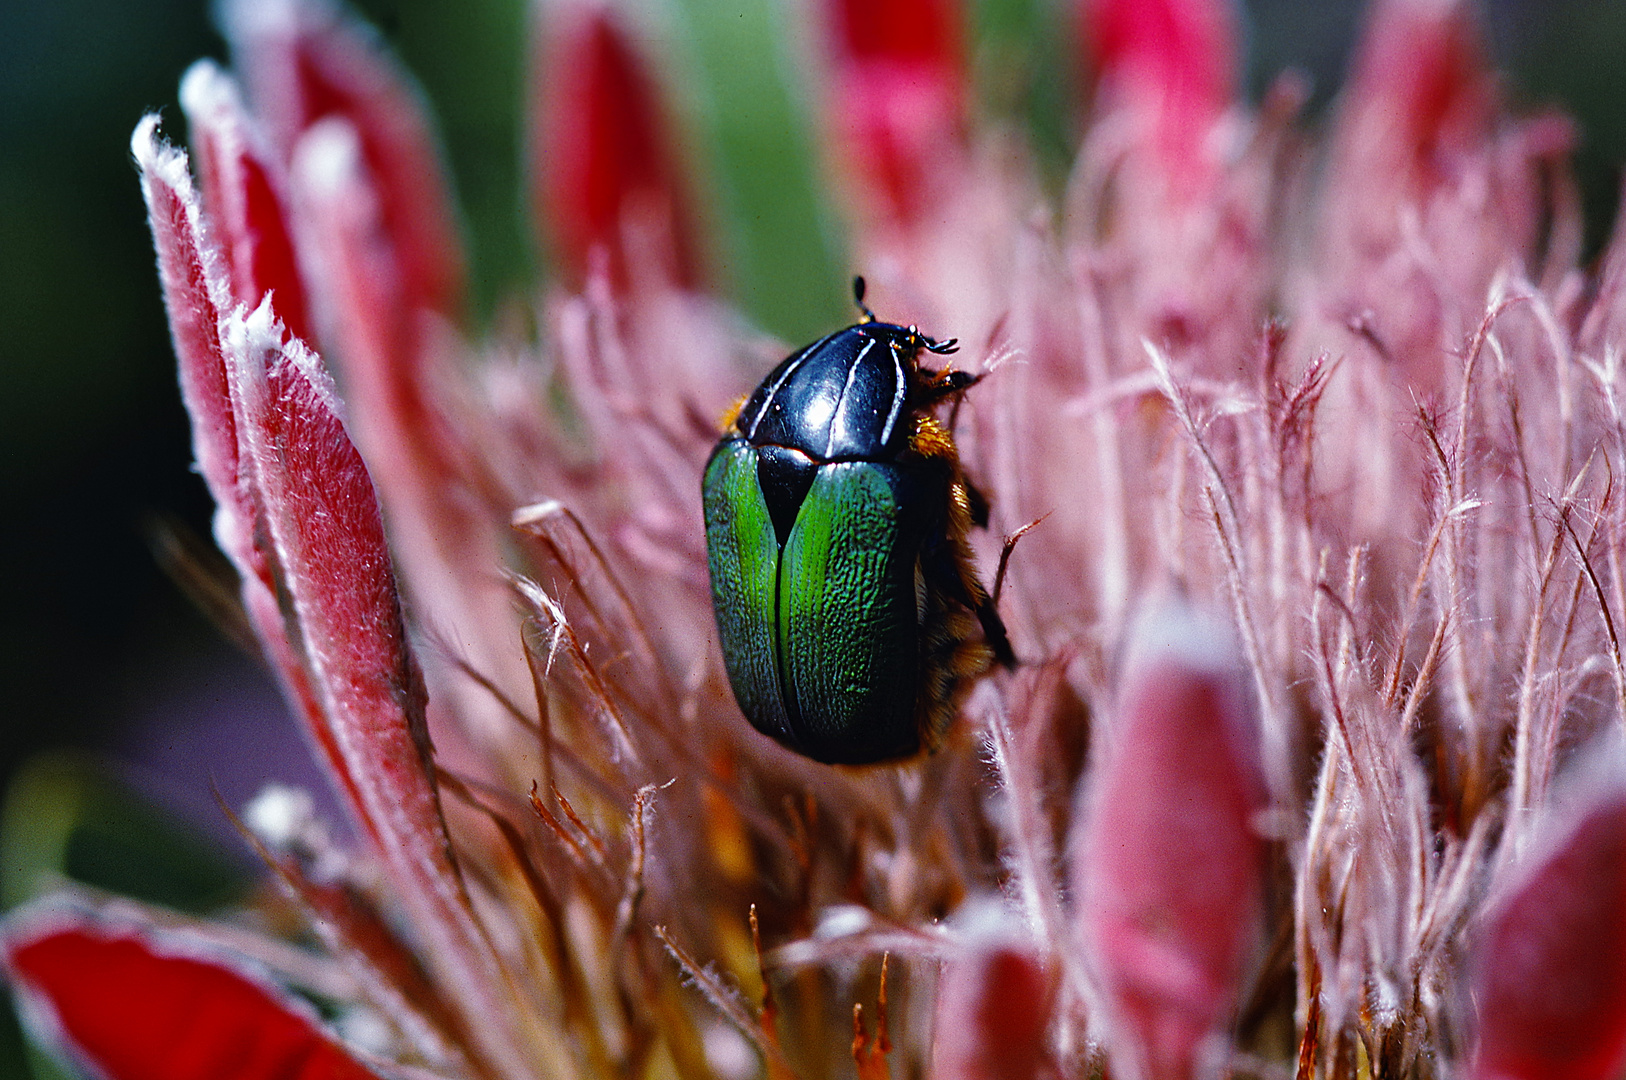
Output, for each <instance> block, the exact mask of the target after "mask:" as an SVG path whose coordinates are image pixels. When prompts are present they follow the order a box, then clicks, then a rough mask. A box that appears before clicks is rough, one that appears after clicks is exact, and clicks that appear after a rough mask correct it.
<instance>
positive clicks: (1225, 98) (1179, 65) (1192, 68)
mask: <svg viewBox="0 0 1626 1080" xmlns="http://www.w3.org/2000/svg"><path fill="white" fill-rule="evenodd" d="M1234 21H1235V15H1234V12H1233V10H1232V6H1231V4H1230V3H1227V2H1226V0H1081V2H1080V4H1079V25H1080V26H1081V27H1082V29H1083V33H1084V39H1085V40H1084V45H1085V50H1086V52H1087V54H1088V55H1089V56H1090V58H1091V61H1092V63H1093V66H1094V71H1095V82H1096V89H1097V95H1098V97H1099V99H1100V102H1101V104H1102V105H1103V106H1104V107H1105V108H1109V109H1112V108H1121V109H1126V110H1128V111H1130V112H1131V113H1133V114H1135V115H1134V122H1135V124H1136V125H1137V126H1138V127H1139V128H1140V129H1141V130H1143V131H1144V132H1145V140H1146V144H1147V145H1148V146H1149V148H1150V149H1151V151H1152V152H1153V153H1154V154H1155V155H1156V156H1157V158H1158V159H1159V162H1160V165H1161V167H1162V169H1163V170H1164V171H1165V174H1166V175H1168V176H1170V177H1171V178H1172V179H1173V180H1174V181H1175V183H1176V185H1177V187H1186V186H1190V185H1191V184H1192V183H1193V182H1194V180H1195V178H1196V177H1198V176H1201V175H1203V174H1206V172H1207V171H1208V170H1209V168H1210V167H1211V163H1210V162H1209V160H1208V155H1206V154H1205V153H1204V148H1205V146H1206V145H1207V144H1208V143H1209V141H1210V139H1209V135H1210V132H1211V131H1212V130H1213V127H1214V125H1215V123H1216V122H1217V121H1218V120H1219V119H1220V117H1221V116H1222V115H1224V113H1225V111H1226V110H1227V109H1229V108H1230V107H1231V104H1232V102H1233V101H1234V100H1235V98H1236V71H1237V57H1236V29H1235V26H1234Z"/></svg>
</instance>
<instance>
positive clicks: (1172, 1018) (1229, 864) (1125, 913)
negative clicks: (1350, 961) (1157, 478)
mask: <svg viewBox="0 0 1626 1080" xmlns="http://www.w3.org/2000/svg"><path fill="white" fill-rule="evenodd" d="M1233 649H1234V646H1232V645H1231V644H1230V642H1229V641H1228V639H1227V632H1226V631H1225V630H1223V629H1222V628H1221V627H1220V626H1219V625H1218V624H1215V623H1211V622H1208V621H1205V620H1202V619H1197V618H1195V617H1193V616H1192V615H1191V614H1190V613H1189V612H1184V611H1179V612H1171V613H1166V614H1164V615H1163V616H1161V617H1160V620H1159V621H1158V622H1157V623H1155V624H1149V625H1148V626H1145V627H1143V628H1142V629H1141V631H1140V632H1139V633H1138V634H1137V636H1136V638H1135V641H1134V642H1133V644H1132V645H1131V655H1130V657H1129V660H1128V662H1127V665H1126V668H1125V671H1124V673H1123V675H1122V677H1121V679H1120V687H1121V689H1120V692H1119V697H1118V701H1117V704H1116V708H1115V710H1114V714H1113V716H1112V717H1111V718H1110V720H1109V721H1108V723H1107V725H1106V727H1105V730H1104V731H1102V732H1101V736H1100V737H1101V740H1102V745H1101V747H1100V749H1099V750H1098V752H1097V757H1096V762H1095V764H1094V765H1093V766H1092V768H1091V770H1090V773H1089V774H1088V776H1087V777H1086V780H1085V784H1086V805H1085V807H1084V819H1083V821H1082V822H1081V823H1080V826H1079V833H1078V835H1077V837H1076V838H1075V840H1074V847H1073V878H1074V881H1075V883H1076V884H1075V887H1076V888H1077V890H1078V893H1079V903H1078V911H1079V918H1080V919H1081V920H1082V922H1083V930H1084V938H1085V946H1086V949H1087V950H1088V954H1089V958H1090V963H1091V966H1092V968H1093V970H1094V973H1095V977H1096V979H1097V980H1098V981H1099V983H1100V992H1101V994H1102V998H1103V1004H1104V1005H1105V1006H1106V1010H1107V1016H1106V1021H1107V1023H1108V1024H1109V1025H1110V1027H1109V1029H1108V1030H1109V1034H1108V1039H1107V1045H1108V1046H1109V1048H1110V1049H1111V1052H1112V1056H1113V1061H1114V1063H1115V1065H1116V1067H1117V1068H1119V1069H1121V1070H1122V1071H1123V1073H1124V1074H1125V1075H1127V1076H1138V1077H1143V1078H1148V1080H1181V1078H1185V1077H1189V1076H1192V1075H1194V1074H1195V1072H1196V1071H1197V1066H1198V1063H1199V1060H1200V1055H1201V1053H1202V1051H1203V1049H1204V1047H1203V1043H1204V1041H1205V1040H1206V1039H1209V1038H1211V1037H1213V1036H1214V1035H1216V1034H1217V1033H1218V1032H1219V1030H1220V1029H1221V1028H1222V1027H1223V1025H1224V1022H1225V1020H1226V1019H1227V1017H1228V1016H1229V1014H1230V1012H1231V1010H1232V1009H1233V1008H1235V1006H1236V1003H1237V1002H1236V999H1237V994H1238V990H1239V986H1238V981H1239V979H1240V976H1241V974H1242V971H1243V965H1244V963H1245V961H1246V960H1247V958H1248V955H1249V952H1250V949H1251V948H1252V947H1253V945H1254V943H1255V939H1256V937H1257V934H1258V928H1259V915H1260V908H1259V905H1260V900H1261V889H1262V876H1263V867H1264V854H1265V848H1264V842H1263V840H1262V839H1261V838H1260V836H1259V834H1258V833H1257V832H1256V831H1255V828H1256V826H1255V822H1254V818H1255V816H1256V815H1258V814H1259V812H1260V811H1262V810H1263V809H1264V788H1263V783H1262V778H1261V776H1260V772H1259V761H1258V737H1259V736H1258V730H1257V726H1258V717H1257V714H1256V713H1255V711H1254V708H1253V706H1252V704H1251V703H1250V701H1249V696H1248V686H1247V677H1246V674H1245V669H1244V668H1243V667H1242V663H1241V660H1240V658H1239V657H1238V656H1236V655H1235V653H1234V651H1233Z"/></svg>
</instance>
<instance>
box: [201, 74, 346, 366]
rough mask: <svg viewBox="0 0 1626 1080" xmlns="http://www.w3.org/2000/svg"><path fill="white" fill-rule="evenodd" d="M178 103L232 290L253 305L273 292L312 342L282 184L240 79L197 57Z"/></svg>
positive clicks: (291, 323) (288, 320) (285, 316)
mask: <svg viewBox="0 0 1626 1080" xmlns="http://www.w3.org/2000/svg"><path fill="white" fill-rule="evenodd" d="M181 105H182V107H183V108H185V110H186V118H187V121H188V122H189V124H190V126H191V136H192V144H193V146H194V147H195V148H196V151H197V156H198V171H199V173H200V175H201V177H202V181H203V189H204V192H205V194H206V196H207V199H208V203H209V211H210V217H211V219H212V220H213V223H214V224H215V225H216V226H218V227H219V228H218V232H217V234H216V235H217V237H218V238H219V239H220V241H221V243H222V244H223V245H224V247H225V249H226V259H227V262H228V264H229V265H230V268H231V282H232V292H233V294H234V295H235V296H236V298H237V300H238V301H240V302H241V303H244V304H247V305H248V306H249V307H254V306H256V305H258V304H259V302H260V301H261V300H262V299H263V298H264V297H265V294H266V293H267V292H271V293H274V294H275V297H276V309H277V318H279V319H280V320H281V321H282V324H283V326H285V327H287V329H288V332H289V333H290V334H293V335H294V336H295V337H297V338H299V339H301V340H303V341H307V342H309V341H314V340H315V338H314V337H312V335H311V327H310V320H309V317H308V316H307V314H306V307H305V287H304V284H303V283H302V282H301V281H300V277H299V264H298V260H297V258H296V256H295V254H294V244H293V240H292V238H291V237H290V236H289V228H288V220H287V217H286V215H285V213H284V210H283V203H282V200H281V199H280V198H279V196H278V191H279V183H278V182H277V181H274V180H273V179H272V176H271V174H270V172H269V171H268V167H267V164H266V162H267V160H268V159H267V158H266V156H265V155H264V154H263V153H262V152H261V151H260V149H259V147H257V146H256V141H257V132H256V131H255V129H254V126H253V124H252V122H251V121H250V120H249V119H248V116H247V115H246V114H245V113H244V111H243V105H242V101H241V100H240V99H239V97H238V94H237V85H236V83H234V82H233V81H232V79H231V77H230V76H228V75H227V74H226V73H225V72H223V71H221V70H220V69H219V68H218V67H216V66H215V65H214V64H213V63H212V62H210V61H208V60H200V61H198V62H197V63H196V64H193V65H192V67H191V69H190V70H188V71H187V73H186V77H185V78H183V79H182V80H181Z"/></svg>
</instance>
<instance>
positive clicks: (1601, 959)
mask: <svg viewBox="0 0 1626 1080" xmlns="http://www.w3.org/2000/svg"><path fill="white" fill-rule="evenodd" d="M1593 782H1594V783H1596V784H1597V786H1594V787H1592V788H1591V789H1590V790H1585V791H1583V792H1581V793H1578V794H1579V798H1578V799H1577V802H1578V803H1579V805H1576V806H1573V807H1569V808H1567V809H1566V810H1564V811H1560V812H1556V813H1555V812H1554V811H1548V813H1550V814H1554V816H1557V817H1567V818H1568V819H1569V820H1567V821H1561V822H1550V823H1549V825H1552V826H1555V827H1551V828H1548V829H1545V830H1539V831H1538V832H1539V835H1538V836H1537V838H1536V840H1535V841H1534V842H1532V843H1531V844H1530V845H1529V847H1530V850H1528V852H1527V856H1528V857H1527V858H1526V859H1525V860H1524V863H1523V864H1522V865H1519V866H1515V867H1511V868H1509V870H1508V871H1507V872H1505V873H1504V874H1503V875H1502V877H1503V880H1502V881H1501V882H1499V883H1498V884H1497V885H1496V887H1495V891H1494V894H1493V900H1492V902H1491V905H1490V907H1489V908H1488V910H1487V911H1486V912H1485V915H1484V924H1483V926H1482V927H1481V928H1480V930H1479V932H1478V933H1477V934H1476V936H1475V939H1474V963H1473V977H1472V980H1471V982H1470V984H1469V990H1468V998H1469V1001H1470V1002H1471V1009H1472V1012H1473V1020H1474V1024H1475V1028H1476V1030H1477V1044H1478V1045H1477V1049H1476V1051H1475V1053H1474V1057H1473V1067H1472V1069H1471V1071H1470V1073H1469V1075H1470V1076H1471V1077H1473V1078H1474V1080H1607V1078H1609V1077H1615V1076H1619V1075H1620V1070H1621V1067H1622V1065H1623V1064H1626V918H1622V913H1623V912H1626V781H1623V780H1622V778H1621V777H1620V776H1619V775H1616V776H1613V777H1611V778H1610V779H1609V780H1608V781H1604V782H1598V779H1597V778H1593ZM1583 784H1585V781H1583Z"/></svg>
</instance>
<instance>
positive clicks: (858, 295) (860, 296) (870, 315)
mask: <svg viewBox="0 0 1626 1080" xmlns="http://www.w3.org/2000/svg"><path fill="white" fill-rule="evenodd" d="M853 303H855V304H857V305H858V310H859V311H860V312H862V313H863V316H864V317H863V318H861V319H859V320H858V323H859V325H860V326H862V325H863V324H864V323H872V322H875V312H873V311H871V310H870V309H869V306H868V305H867V304H865V303H864V275H863V274H858V275H856V276H854V277H853Z"/></svg>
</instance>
